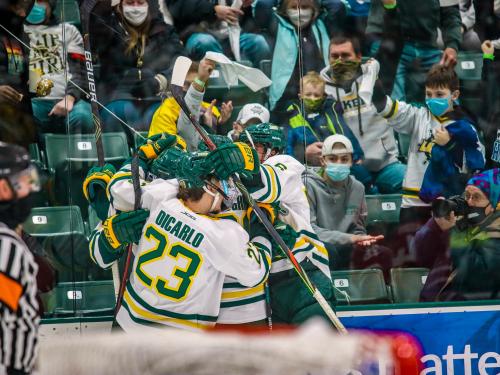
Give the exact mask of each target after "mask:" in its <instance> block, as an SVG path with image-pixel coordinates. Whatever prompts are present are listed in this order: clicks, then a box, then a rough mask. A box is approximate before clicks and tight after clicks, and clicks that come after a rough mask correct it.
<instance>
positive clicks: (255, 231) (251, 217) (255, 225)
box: [245, 203, 279, 240]
mask: <svg viewBox="0 0 500 375" xmlns="http://www.w3.org/2000/svg"><path fill="white" fill-rule="evenodd" d="M257 205H258V206H259V207H260V209H261V210H262V211H263V212H264V214H265V215H266V216H267V219H268V220H269V221H270V222H271V224H274V222H275V221H276V219H277V217H278V214H279V207H278V205H277V204H265V203H258V204H257ZM245 228H246V229H247V232H248V234H249V235H250V238H251V239H252V238H255V237H256V236H263V237H266V238H269V240H271V237H270V235H269V234H268V233H267V230H266V228H265V227H264V225H263V224H262V223H261V222H260V220H259V218H258V217H257V215H256V214H255V211H254V210H253V208H252V207H250V208H249V209H248V210H247V214H246V223H245Z"/></svg>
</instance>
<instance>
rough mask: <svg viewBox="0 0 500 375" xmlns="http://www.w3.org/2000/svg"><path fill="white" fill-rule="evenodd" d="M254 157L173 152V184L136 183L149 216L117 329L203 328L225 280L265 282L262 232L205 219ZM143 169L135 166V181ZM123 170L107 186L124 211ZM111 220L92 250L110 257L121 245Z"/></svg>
mask: <svg viewBox="0 0 500 375" xmlns="http://www.w3.org/2000/svg"><path fill="white" fill-rule="evenodd" d="M253 155H254V154H253V153H252V150H250V149H248V147H247V146H246V145H244V144H229V145H225V146H222V147H221V148H219V149H217V150H215V151H213V152H210V153H209V154H208V155H206V154H199V155H191V154H179V155H178V156H179V157H178V158H177V162H176V165H175V166H174V169H175V170H176V175H177V176H178V178H179V183H178V182H177V180H163V179H156V180H154V181H152V182H151V183H148V184H145V183H142V184H141V191H142V199H141V207H142V208H143V209H147V210H149V217H148V219H147V221H146V225H145V227H144V228H143V231H142V236H141V238H140V241H139V245H138V247H137V248H136V251H135V256H136V257H135V261H134V265H133V268H132V273H131V276H130V279H129V281H128V283H127V287H126V291H125V295H124V298H123V301H122V307H121V309H120V310H119V312H118V314H117V321H118V323H119V324H120V326H121V327H122V328H123V329H125V330H126V331H129V330H133V329H135V328H140V329H141V330H144V329H146V327H150V325H151V324H160V325H167V326H174V327H179V328H186V329H199V328H204V327H209V326H211V325H213V324H214V323H215V321H216V319H217V315H218V312H219V305H220V295H221V289H222V283H223V279H224V275H226V274H228V275H232V276H233V277H235V278H236V279H237V280H238V282H239V283H241V284H242V285H245V286H247V287H253V286H255V285H258V284H260V283H262V282H263V281H264V280H265V279H266V278H267V272H268V269H269V266H270V246H271V245H270V242H269V240H268V239H267V238H266V237H265V232H263V231H262V227H259V226H254V227H253V228H254V231H253V232H251V233H250V237H249V235H248V234H247V233H246V232H245V231H244V230H243V229H242V228H241V226H239V225H238V224H237V223H234V222H233V221H229V220H225V219H214V218H212V217H210V216H208V214H210V213H213V212H218V211H220V209H221V206H222V202H223V199H224V198H228V193H230V191H228V189H227V183H226V182H227V179H228V178H229V176H230V175H231V174H233V173H235V172H239V173H240V174H243V173H248V174H251V173H255V172H257V171H258V170H259V162H258V160H257V159H256V158H254V157H253ZM145 167H146V166H145V165H144V164H142V165H141V168H140V176H141V179H144V176H145ZM126 168H127V166H126V167H125V169H124V168H122V170H120V171H119V172H118V173H116V174H115V176H114V177H113V179H112V181H111V182H110V184H109V185H108V191H109V192H110V196H111V198H112V202H113V205H114V206H115V208H116V209H118V210H122V211H128V210H131V209H132V208H133V207H131V204H130V202H131V201H133V200H131V199H130V195H131V194H133V187H132V184H131V183H130V177H131V176H130V173H129V172H128V171H127V169H126ZM141 182H142V181H141ZM114 220H115V219H114V218H113V217H111V218H109V219H108V220H107V221H106V222H105V223H104V225H103V227H104V230H103V232H102V233H103V234H104V235H100V236H99V239H98V241H94V246H95V250H94V252H96V253H99V254H101V253H107V254H106V255H107V256H110V255H111V254H113V251H115V249H118V248H120V247H121V246H123V244H121V243H120V239H119V235H118V236H117V233H116V232H115V231H114V228H113V221H114ZM249 239H252V242H249Z"/></svg>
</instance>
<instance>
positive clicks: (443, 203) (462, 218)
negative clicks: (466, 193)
mask: <svg viewBox="0 0 500 375" xmlns="http://www.w3.org/2000/svg"><path fill="white" fill-rule="evenodd" d="M468 210H469V206H468V205H467V201H466V200H465V199H464V198H462V197H461V196H460V195H455V196H453V197H450V198H448V199H435V200H434V201H433V202H432V215H433V216H434V217H436V218H439V217H444V218H449V217H450V215H451V213H452V212H454V213H455V216H456V217H457V222H456V227H457V229H458V230H459V231H464V230H466V229H467V228H468V226H469V223H468V221H467V214H468Z"/></svg>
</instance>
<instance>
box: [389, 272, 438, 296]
mask: <svg viewBox="0 0 500 375" xmlns="http://www.w3.org/2000/svg"><path fill="white" fill-rule="evenodd" d="M428 274H429V269H428V268H391V289H392V297H393V299H394V303H410V302H418V300H419V297H420V291H421V290H422V288H423V286H424V284H425V281H426V280H427V275H428Z"/></svg>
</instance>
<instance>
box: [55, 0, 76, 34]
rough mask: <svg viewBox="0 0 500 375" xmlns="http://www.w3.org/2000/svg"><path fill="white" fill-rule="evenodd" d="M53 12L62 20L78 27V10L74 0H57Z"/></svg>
mask: <svg viewBox="0 0 500 375" xmlns="http://www.w3.org/2000/svg"><path fill="white" fill-rule="evenodd" d="M53 13H54V14H55V15H57V18H58V19H59V20H61V21H62V22H69V23H71V24H73V25H75V26H76V27H78V28H80V26H81V21H80V10H79V8H78V3H77V2H76V1H75V0H57V5H56V7H55V9H54V10H53Z"/></svg>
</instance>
